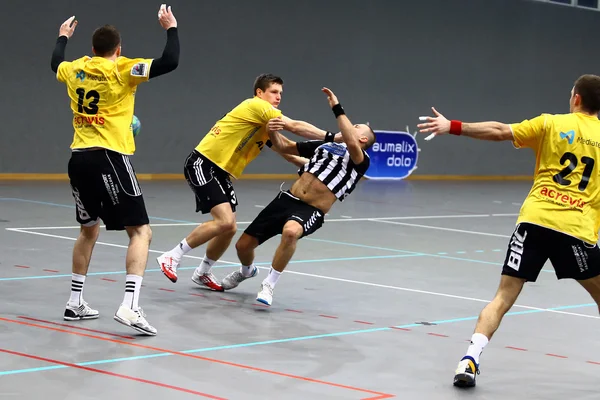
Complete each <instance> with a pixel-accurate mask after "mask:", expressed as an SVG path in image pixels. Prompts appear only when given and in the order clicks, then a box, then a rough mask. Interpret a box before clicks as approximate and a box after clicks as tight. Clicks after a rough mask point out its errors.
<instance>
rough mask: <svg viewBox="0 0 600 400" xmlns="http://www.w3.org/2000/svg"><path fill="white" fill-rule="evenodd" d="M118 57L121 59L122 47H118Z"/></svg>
mask: <svg viewBox="0 0 600 400" xmlns="http://www.w3.org/2000/svg"><path fill="white" fill-rule="evenodd" d="M117 57H121V45H119V47H117Z"/></svg>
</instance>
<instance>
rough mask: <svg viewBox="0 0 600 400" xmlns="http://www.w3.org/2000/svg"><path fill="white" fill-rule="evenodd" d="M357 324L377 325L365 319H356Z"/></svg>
mask: <svg viewBox="0 0 600 400" xmlns="http://www.w3.org/2000/svg"><path fill="white" fill-rule="evenodd" d="M354 322H356V323H357V324H365V325H375V324H374V323H373V322H365V321H354Z"/></svg>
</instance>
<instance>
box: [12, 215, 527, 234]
mask: <svg viewBox="0 0 600 400" xmlns="http://www.w3.org/2000/svg"><path fill="white" fill-rule="evenodd" d="M518 215H519V214H458V215H422V216H408V217H372V218H369V217H362V218H346V217H344V218H330V219H328V218H326V219H325V222H352V221H381V220H389V221H392V220H411V219H437V218H440V219H447V218H487V217H516V216H518ZM251 223H252V221H238V222H237V224H238V225H248V224H251ZM201 224H202V222H200V221H198V222H174V223H164V224H160V223H159V224H150V226H151V227H161V226H197V225H201ZM100 227H101V228H104V227H105V226H104V225H100ZM79 228H80V226H79V225H71V226H25V227H18V228H6V229H27V230H36V231H38V230H45V229H48V230H54V229H79Z"/></svg>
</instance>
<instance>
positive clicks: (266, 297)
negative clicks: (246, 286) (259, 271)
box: [256, 281, 273, 306]
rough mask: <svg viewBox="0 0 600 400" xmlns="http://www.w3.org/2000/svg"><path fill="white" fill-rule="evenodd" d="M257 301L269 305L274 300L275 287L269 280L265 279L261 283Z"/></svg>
mask: <svg viewBox="0 0 600 400" xmlns="http://www.w3.org/2000/svg"><path fill="white" fill-rule="evenodd" d="M256 301H258V302H260V303H263V304H266V305H268V306H270V305H271V303H272V302H273V287H272V286H271V285H270V284H269V283H268V282H264V281H263V283H262V284H261V285H260V292H258V296H256Z"/></svg>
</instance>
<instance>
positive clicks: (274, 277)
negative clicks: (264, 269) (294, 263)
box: [265, 267, 282, 288]
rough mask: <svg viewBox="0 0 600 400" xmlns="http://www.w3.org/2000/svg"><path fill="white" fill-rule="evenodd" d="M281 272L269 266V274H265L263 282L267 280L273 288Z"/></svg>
mask: <svg viewBox="0 0 600 400" xmlns="http://www.w3.org/2000/svg"><path fill="white" fill-rule="evenodd" d="M281 274H282V273H281V272H279V271H276V270H274V269H273V267H271V270H270V271H269V275H267V277H266V278H265V282H267V283H268V284H269V285H271V287H272V288H275V285H276V284H277V281H278V280H279V277H280V276H281Z"/></svg>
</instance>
